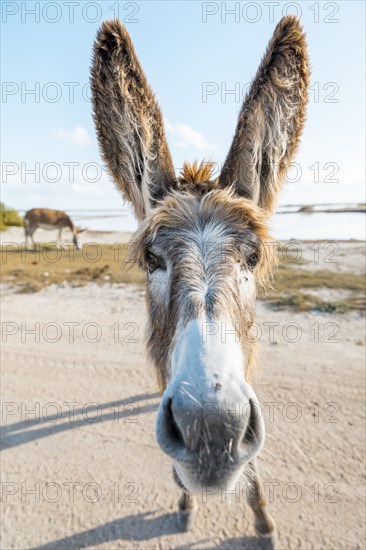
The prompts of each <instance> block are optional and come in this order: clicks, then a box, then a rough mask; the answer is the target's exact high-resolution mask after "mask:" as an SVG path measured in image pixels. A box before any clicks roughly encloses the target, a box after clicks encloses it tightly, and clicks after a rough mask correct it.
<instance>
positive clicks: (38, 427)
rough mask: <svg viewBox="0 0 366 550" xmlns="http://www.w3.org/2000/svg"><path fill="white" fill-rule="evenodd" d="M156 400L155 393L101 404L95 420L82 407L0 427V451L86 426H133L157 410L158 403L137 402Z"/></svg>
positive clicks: (94, 417) (96, 409) (156, 394)
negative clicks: (144, 416)
mask: <svg viewBox="0 0 366 550" xmlns="http://www.w3.org/2000/svg"><path fill="white" fill-rule="evenodd" d="M158 397H159V394H158V393H145V394H142V395H136V396H134V397H128V398H127V399H121V400H119V401H111V402H109V403H101V404H98V405H97V407H96V408H95V412H96V414H95V416H93V411H90V410H89V412H85V407H84V408H78V409H71V410H67V411H64V412H62V413H58V414H57V415H55V416H54V418H52V417H51V414H50V415H49V416H48V417H42V416H40V417H39V416H38V415H37V414H36V415H35V418H32V419H29V420H23V421H21V422H16V423H14V424H9V425H7V424H3V425H2V427H1V450H5V449H10V448H11V447H16V446H18V445H24V444H25V443H29V442H30V441H34V440H36V439H41V438H43V437H47V436H49V435H55V434H58V433H61V432H64V431H67V430H72V429H74V428H80V427H82V426H88V425H89V426H90V424H99V423H100V422H108V421H113V422H118V421H125V422H126V423H127V422H133V421H135V422H136V421H137V419H136V418H135V417H136V416H137V415H140V414H144V413H150V412H153V411H156V410H157V408H158V406H159V404H158V403H153V404H149V405H140V404H139V402H141V401H144V400H148V399H156V398H158ZM27 414H28V415H30V414H31V413H29V412H28V413H27Z"/></svg>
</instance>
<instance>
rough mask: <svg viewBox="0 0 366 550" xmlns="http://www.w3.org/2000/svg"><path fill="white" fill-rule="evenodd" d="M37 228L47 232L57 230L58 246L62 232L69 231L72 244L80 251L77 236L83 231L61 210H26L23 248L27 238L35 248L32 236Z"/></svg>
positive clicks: (60, 242)
mask: <svg viewBox="0 0 366 550" xmlns="http://www.w3.org/2000/svg"><path fill="white" fill-rule="evenodd" d="M39 227H41V228H42V229H47V230H52V229H58V230H59V233H58V241H59V245H60V246H62V230H63V229H65V228H67V229H70V231H71V232H72V240H73V243H74V245H75V246H76V248H77V249H78V250H80V248H81V245H80V242H79V240H78V235H79V233H82V231H84V229H81V228H79V227H76V226H75V225H74V224H73V223H72V221H71V219H70V217H69V216H68V215H67V214H66V212H63V210H51V209H50V208H32V210H28V212H26V213H25V216H24V231H25V246H27V244H28V237H30V239H31V241H32V244H33V247H34V248H35V247H36V243H35V241H34V237H33V235H34V233H35V231H36V229H38V228H39Z"/></svg>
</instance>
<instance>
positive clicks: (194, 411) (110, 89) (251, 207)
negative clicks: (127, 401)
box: [92, 16, 309, 491]
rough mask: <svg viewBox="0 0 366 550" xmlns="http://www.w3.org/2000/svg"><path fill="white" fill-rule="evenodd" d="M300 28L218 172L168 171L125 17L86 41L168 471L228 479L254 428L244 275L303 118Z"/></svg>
mask: <svg viewBox="0 0 366 550" xmlns="http://www.w3.org/2000/svg"><path fill="white" fill-rule="evenodd" d="M308 80H309V72H308V66H307V53H306V44H305V38H304V34H303V32H302V29H301V27H300V24H299V22H298V20H297V19H296V18H295V17H292V16H287V17H285V18H283V19H282V20H281V22H280V23H279V24H278V26H277V27H276V30H275V32H274V35H273V38H272V40H271V41H270V43H269V46H268V49H267V52H266V54H265V56H264V58H263V61H262V63H261V65H260V67H259V70H258V72H257V75H256V77H255V79H254V81H253V83H252V86H251V89H250V91H249V93H248V95H247V97H246V98H245V101H244V104H243V107H242V109H241V112H240V115H239V120H238V124H237V128H236V133H235V136H234V139H233V142H232V145H231V148H230V151H229V154H228V156H227V159H226V161H225V164H224V166H223V169H222V171H221V174H220V176H219V177H218V178H217V179H213V177H212V167H211V165H210V164H209V163H208V164H203V163H202V164H201V165H197V164H194V165H193V166H189V165H185V166H184V168H183V171H182V173H181V175H180V176H179V177H178V178H177V177H176V175H175V172H174V168H173V164H172V160H171V157H170V154H169V150H168V146H167V143H166V140H165V133H164V128H163V122H162V116H161V113H160V110H159V107H158V104H157V102H156V100H155V98H154V95H153V93H152V91H151V89H150V87H149V85H148V84H147V81H146V78H145V76H144V73H143V71H142V68H141V66H140V63H139V61H138V59H137V57H136V54H135V51H134V48H133V45H132V42H131V39H130V37H129V35H128V33H127V31H126V29H125V28H124V27H123V26H122V25H121V24H120V23H119V22H118V21H113V22H106V23H104V24H103V25H102V28H101V30H100V31H99V33H98V36H97V40H96V43H95V47H94V63H93V69H92V88H93V102H94V118H95V123H96V128H97V134H98V138H99V143H100V147H101V151H102V155H103V158H104V160H105V162H106V164H107V166H108V169H109V171H110V173H111V175H112V176H113V178H114V180H115V182H116V184H117V187H118V188H119V189H120V190H121V191H122V193H123V195H124V197H125V198H126V199H127V200H128V201H130V202H131V203H132V205H133V207H134V210H135V213H136V216H137V218H138V219H139V221H140V227H139V230H138V231H137V233H136V235H135V237H134V243H133V244H134V247H133V249H134V255H135V258H136V260H137V261H138V262H139V263H140V265H141V266H142V267H143V268H144V269H145V270H146V273H147V296H148V306H149V316H150V318H149V333H148V345H149V351H150V355H151V358H152V360H153V362H154V364H155V366H156V369H157V373H158V377H159V380H160V384H161V390H162V393H163V395H162V401H161V404H160V408H159V412H158V420H157V440H158V443H159V445H160V447H161V448H162V449H163V450H164V451H165V452H166V453H168V454H169V455H170V456H171V457H172V458H173V460H174V467H175V471H176V474H177V476H178V478H179V480H180V482H181V484H182V485H183V486H184V487H185V488H186V489H188V490H190V491H198V490H200V489H201V488H202V486H203V485H204V484H208V483H223V482H226V483H232V482H234V481H235V480H236V479H237V478H238V476H239V475H240V473H241V472H242V469H243V467H244V465H245V464H246V463H247V462H248V461H249V460H250V459H251V458H253V457H254V456H255V455H256V454H257V453H258V451H259V450H260V448H261V447H262V444H263V440H264V424H263V419H262V416H261V414H260V411H259V407H258V403H257V398H256V395H255V393H254V391H253V389H252V388H251V387H250V386H249V384H248V382H247V381H246V373H247V371H248V369H249V368H250V365H251V363H252V362H253V338H252V337H251V327H252V325H253V322H254V316H255V301H256V287H257V284H258V281H259V282H262V281H263V279H264V278H265V276H266V274H267V273H268V272H269V270H270V264H271V261H273V258H272V257H271V255H270V254H268V250H267V248H266V244H268V243H269V234H268V230H267V220H268V217H269V215H270V214H271V212H272V210H273V208H274V206H275V203H276V198H277V194H278V191H279V189H280V186H281V182H282V180H283V178H284V175H285V172H286V169H287V167H288V165H289V163H290V162H291V160H292V158H293V156H294V154H295V151H296V148H297V145H298V142H299V138H300V134H301V131H302V128H303V124H304V118H305V109H306V103H307V87H308Z"/></svg>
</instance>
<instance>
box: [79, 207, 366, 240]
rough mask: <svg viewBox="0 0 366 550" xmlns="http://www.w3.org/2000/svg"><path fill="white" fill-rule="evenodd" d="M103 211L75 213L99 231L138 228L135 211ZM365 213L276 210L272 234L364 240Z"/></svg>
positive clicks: (80, 220) (272, 222)
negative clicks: (278, 211)
mask: <svg viewBox="0 0 366 550" xmlns="http://www.w3.org/2000/svg"><path fill="white" fill-rule="evenodd" d="M103 215H105V216H111V214H110V213H107V212H105V213H103V212H100V213H98V215H97V216H96V217H95V218H94V217H92V214H89V215H88V216H87V217H86V216H85V214H84V213H83V216H82V217H81V216H79V217H78V216H77V215H75V222H76V223H77V224H79V225H82V226H85V227H87V228H88V229H93V230H98V231H135V230H136V229H137V223H136V220H135V219H134V218H133V216H132V214H130V213H126V212H123V213H121V214H120V215H119V214H117V213H116V214H114V215H113V217H102V216H103ZM365 221H366V217H365V214H364V213H361V212H343V213H331V214H329V213H323V212H313V213H298V212H291V213H285V214H275V216H274V217H273V218H272V221H271V227H272V234H273V236H274V237H275V238H276V239H280V240H287V239H308V240H318V239H319V240H324V239H336V240H337V239H341V240H345V239H357V240H364V239H365V233H366V226H365Z"/></svg>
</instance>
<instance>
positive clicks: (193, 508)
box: [177, 491, 198, 531]
mask: <svg viewBox="0 0 366 550" xmlns="http://www.w3.org/2000/svg"><path fill="white" fill-rule="evenodd" d="M178 508H179V510H178V517H177V523H178V527H179V529H180V530H181V531H190V529H192V527H193V524H194V520H195V517H196V512H197V508H198V506H197V501H196V498H195V497H194V495H192V494H191V493H186V491H183V493H182V495H181V497H180V499H179V501H178Z"/></svg>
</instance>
